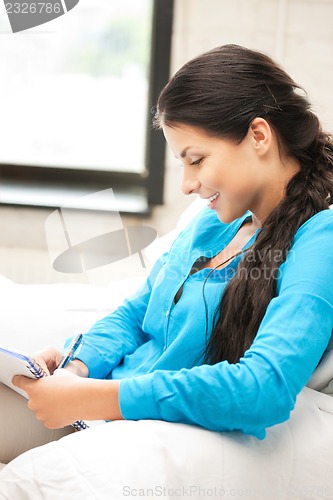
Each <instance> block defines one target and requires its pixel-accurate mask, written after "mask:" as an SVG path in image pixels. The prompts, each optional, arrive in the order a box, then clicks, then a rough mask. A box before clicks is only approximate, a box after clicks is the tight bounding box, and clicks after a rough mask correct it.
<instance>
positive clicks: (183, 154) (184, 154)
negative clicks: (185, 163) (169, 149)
mask: <svg viewBox="0 0 333 500" xmlns="http://www.w3.org/2000/svg"><path fill="white" fill-rule="evenodd" d="M190 147H191V146H187V147H186V148H185V149H183V151H182V152H181V153H180V157H181V158H185V156H186V154H187V151H188V150H189V149H190Z"/></svg>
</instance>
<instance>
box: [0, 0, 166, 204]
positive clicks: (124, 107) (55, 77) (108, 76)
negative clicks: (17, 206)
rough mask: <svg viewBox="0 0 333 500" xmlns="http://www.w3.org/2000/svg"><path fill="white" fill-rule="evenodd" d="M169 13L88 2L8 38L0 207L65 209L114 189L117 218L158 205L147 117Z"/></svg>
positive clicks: (158, 150)
mask: <svg viewBox="0 0 333 500" xmlns="http://www.w3.org/2000/svg"><path fill="white" fill-rule="evenodd" d="M172 3H173V2H172V0H136V1H135V2H133V1H132V0H122V1H121V2H118V1H111V0H110V1H109V2H105V1H104V0H103V1H102V0H85V1H84V2H80V3H79V4H78V5H77V7H76V8H75V9H73V10H72V11H70V12H69V13H68V14H66V15H65V16H62V17H60V18H58V20H54V21H52V23H50V24H47V25H43V28H42V29H44V31H41V30H39V31H37V30H34V31H31V32H26V33H25V32H22V33H21V34H15V35H13V34H12V35H8V37H6V46H3V47H2V50H1V51H0V81H1V88H2V97H0V99H1V108H2V120H1V123H0V135H1V138H2V140H1V147H0V173H1V178H2V181H1V187H0V202H2V203H21V204H33V205H43V206H60V205H62V204H66V205H67V206H68V205H70V204H71V202H70V201H69V198H71V197H72V196H73V193H77V194H78V195H80V196H82V194H85V193H88V192H92V191H97V190H99V189H105V188H112V189H113V191H114V193H115V195H117V192H118V199H119V200H123V203H120V210H121V211H123V212H126V211H129V212H145V211H146V210H147V209H148V207H149V205H151V204H159V203H162V201H163V177H164V166H163V164H164V140H163V138H162V137H161V134H158V133H156V132H154V131H153V130H152V128H151V118H152V117H151V108H152V106H153V104H154V103H155V101H156V98H157V94H158V92H159V90H160V89H161V87H162V86H163V85H164V84H165V82H166V81H167V79H168V76H169V58H170V37H171V24H172V7H173V5H172ZM81 4H82V5H81ZM45 26H47V27H48V28H50V29H52V27H53V26H54V28H55V31H54V32H46V29H47V28H45ZM73 199H75V196H74V198H73ZM126 200H127V201H126ZM135 200H136V203H135ZM73 203H74V205H75V201H74V202H73ZM135 206H136V208H135Z"/></svg>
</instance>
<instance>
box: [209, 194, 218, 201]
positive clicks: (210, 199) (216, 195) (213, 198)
mask: <svg viewBox="0 0 333 500" xmlns="http://www.w3.org/2000/svg"><path fill="white" fill-rule="evenodd" d="M219 194H220V193H215V194H214V195H213V196H211V197H210V198H208V199H209V202H212V201H214V200H216V198H217V197H218V195H219Z"/></svg>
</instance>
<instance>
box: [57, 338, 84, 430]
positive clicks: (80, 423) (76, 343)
mask: <svg viewBox="0 0 333 500" xmlns="http://www.w3.org/2000/svg"><path fill="white" fill-rule="evenodd" d="M83 342H84V340H83V335H82V333H79V334H78V335H76V336H75V337H74V338H73V340H72V342H71V343H70V344H69V346H68V349H67V351H66V352H65V354H64V356H63V357H62V360H61V361H60V363H59V366H58V368H65V367H66V366H67V365H68V363H69V362H70V361H72V359H73V358H74V357H75V355H76V354H77V353H78V349H79V348H80V347H82V344H83ZM72 426H73V427H74V429H75V430H77V431H82V430H83V429H87V428H88V427H89V425H88V424H87V423H86V422H85V421H84V420H77V421H76V422H74V423H73V424H72Z"/></svg>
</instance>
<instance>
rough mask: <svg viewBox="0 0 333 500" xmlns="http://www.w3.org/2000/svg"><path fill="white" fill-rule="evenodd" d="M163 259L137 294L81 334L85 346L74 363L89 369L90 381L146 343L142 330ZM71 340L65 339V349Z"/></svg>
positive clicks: (164, 256) (164, 255) (158, 261)
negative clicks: (80, 363) (77, 362)
mask: <svg viewBox="0 0 333 500" xmlns="http://www.w3.org/2000/svg"><path fill="white" fill-rule="evenodd" d="M166 258H167V253H165V254H163V255H162V256H161V257H160V258H159V259H158V260H157V261H156V263H155V265H154V266H153V268H152V270H151V272H150V274H149V276H148V278H147V280H146V282H145V283H144V285H143V286H142V287H140V288H139V290H138V291H137V292H136V293H134V294H133V295H131V296H130V297H128V298H127V299H126V300H125V301H124V303H123V304H122V305H121V306H120V307H118V308H117V309H116V310H115V311H113V312H112V313H111V314H109V315H108V316H106V317H105V318H103V319H101V320H99V321H97V322H96V323H95V324H94V325H93V326H92V328H91V329H90V330H89V331H88V332H87V333H85V334H84V343H83V346H82V348H81V350H80V352H79V353H78V355H77V359H80V360H81V361H83V362H84V363H85V364H86V365H87V366H88V369H89V377H91V378H106V377H107V376H108V374H109V373H110V372H111V371H112V369H113V368H114V367H115V366H117V365H118V364H119V363H120V361H121V360H122V359H123V357H124V356H125V355H126V354H130V353H132V352H134V351H135V350H136V349H137V347H139V346H140V345H142V344H143V343H145V342H146V341H147V340H148V336H147V335H146V334H145V333H144V332H143V330H142V323H143V318H144V316H145V313H146V309H147V305H148V302H149V298H150V295H151V290H152V288H153V286H154V282H155V280H156V277H157V275H158V273H159V271H160V270H161V269H162V267H163V265H164V263H165V261H166ZM71 338H72V337H71ZM71 338H69V339H67V341H66V343H65V347H66V346H67V345H68V344H69V342H70V341H71Z"/></svg>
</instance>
